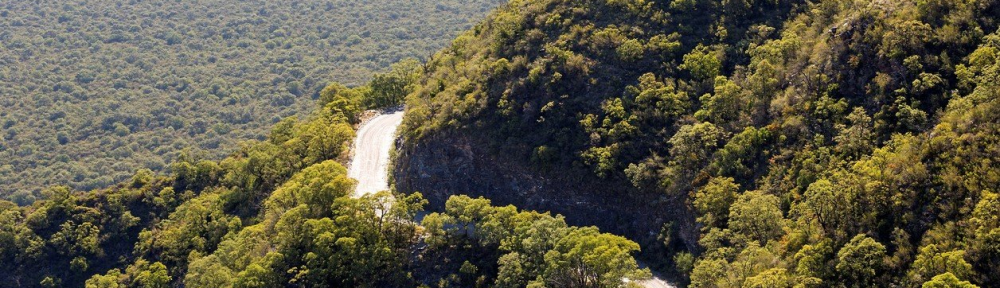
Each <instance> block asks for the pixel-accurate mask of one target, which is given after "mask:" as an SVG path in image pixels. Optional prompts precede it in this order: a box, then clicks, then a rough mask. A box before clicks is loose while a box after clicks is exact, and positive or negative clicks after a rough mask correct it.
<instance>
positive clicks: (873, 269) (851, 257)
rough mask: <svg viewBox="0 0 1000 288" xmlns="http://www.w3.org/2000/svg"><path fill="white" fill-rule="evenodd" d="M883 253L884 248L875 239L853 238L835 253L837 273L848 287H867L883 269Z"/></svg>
mask: <svg viewBox="0 0 1000 288" xmlns="http://www.w3.org/2000/svg"><path fill="white" fill-rule="evenodd" d="M885 253H886V251H885V246H883V245H882V243H878V241H875V239H872V238H870V237H867V236H865V235H858V236H855V237H854V238H853V239H851V241H850V242H848V243H847V244H846V245H844V247H843V248H841V249H840V251H838V252H837V272H839V273H840V275H841V277H842V278H841V279H843V280H844V283H845V284H847V285H849V286H853V287H869V286H871V285H872V284H874V281H875V276H876V275H878V273H880V272H881V271H882V269H883V264H884V263H883V261H884V259H883V257H885Z"/></svg>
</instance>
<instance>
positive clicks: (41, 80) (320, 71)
mask: <svg viewBox="0 0 1000 288" xmlns="http://www.w3.org/2000/svg"><path fill="white" fill-rule="evenodd" d="M499 3H500V0H475V1H457V0H442V1H399V0H377V1H343V0H335V1H328V0H295V1H282V2H280V3H278V2H273V1H259V0H257V1H222V0H197V1H165V0H156V1H125V2H123V1H26V0H13V1H3V2H2V3H0V127H2V128H0V129H2V133H0V197H3V198H8V199H14V200H16V202H18V203H21V204H26V203H30V202H31V201H33V199H35V198H39V197H41V196H42V195H41V193H40V192H41V191H42V190H43V189H45V188H47V187H49V186H52V185H69V186H71V187H72V188H75V189H81V190H90V189H95V188H104V187H107V186H110V185H112V184H114V183H118V182H122V181H125V180H127V179H128V178H129V177H130V176H131V175H132V174H133V173H134V172H135V171H136V170H138V169H141V168H145V169H152V170H153V171H156V172H161V171H164V170H165V169H166V168H167V166H169V164H170V163H172V162H173V160H174V159H177V158H178V157H179V155H181V154H182V153H189V154H196V155H201V156H203V157H207V158H209V159H216V160H217V159H221V158H222V157H224V156H226V155H228V154H229V153H231V152H233V151H234V150H235V149H236V148H237V147H238V143H240V142H241V141H244V140H248V139H254V140H261V139H263V138H264V136H266V134H267V131H268V129H269V128H270V127H271V126H273V125H274V124H275V123H277V122H278V121H279V120H281V119H283V118H286V117H290V116H299V117H304V116H306V115H308V114H309V111H310V110H311V108H312V107H313V103H314V102H315V99H316V98H317V95H319V91H320V89H322V88H323V87H325V86H326V85H327V84H328V83H329V82H331V81H337V82H340V83H344V84H345V85H349V86H357V85H362V84H364V83H366V82H367V81H368V80H369V79H370V78H371V75H372V74H373V73H375V72H384V71H386V70H387V69H388V67H389V65H390V64H392V63H395V62H398V61H400V60H402V59H406V58H418V59H422V58H426V57H427V56H428V55H431V54H432V53H433V52H434V51H436V50H438V49H440V48H441V47H443V46H444V45H446V44H447V43H448V41H449V40H450V39H452V38H454V37H455V35H457V34H458V33H459V32H460V31H462V30H465V29H467V28H468V27H469V26H470V25H471V23H472V22H473V21H476V20H478V19H480V18H481V17H482V15H485V14H486V13H487V12H488V11H489V10H491V9H492V8H493V7H495V6H497V5H499ZM15 193H16V195H14V194H15ZM11 196H13V197H12V198H11Z"/></svg>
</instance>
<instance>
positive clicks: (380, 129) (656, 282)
mask: <svg viewBox="0 0 1000 288" xmlns="http://www.w3.org/2000/svg"><path fill="white" fill-rule="evenodd" d="M402 122H403V111H396V112H390V113H387V114H382V115H379V116H377V117H375V118H372V119H371V120H369V121H368V122H366V123H365V124H364V125H361V129H358V135H357V138H356V139H355V141H354V159H352V161H351V167H350V169H348V171H347V176H348V177H351V178H353V179H354V180H358V187H357V188H356V189H355V190H354V197H361V196H364V195H367V194H371V193H375V192H379V191H383V190H387V189H389V178H388V173H389V171H388V168H389V152H390V151H391V150H392V144H393V142H394V141H395V139H396V128H398V127H399V124H400V123H402ZM638 283H639V284H642V286H643V287H647V288H674V286H673V285H670V284H669V283H667V282H666V281H663V280H662V279H660V278H659V277H656V276H655V275H654V276H653V278H652V279H649V280H644V281H638Z"/></svg>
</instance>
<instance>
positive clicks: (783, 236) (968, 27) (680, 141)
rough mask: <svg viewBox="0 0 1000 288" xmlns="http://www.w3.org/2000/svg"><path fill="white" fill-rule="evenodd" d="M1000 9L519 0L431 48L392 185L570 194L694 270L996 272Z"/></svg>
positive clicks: (779, 282) (617, 228) (547, 198)
mask: <svg viewBox="0 0 1000 288" xmlns="http://www.w3.org/2000/svg"><path fill="white" fill-rule="evenodd" d="M996 15H1000V4H998V3H997V1H970V2H963V1H874V2H871V1H843V0H827V1H811V2H806V1H738V0H737V1H711V0H692V1H664V2H648V1H641V0H636V1H559V0H550V1H512V2H511V3H510V4H508V5H507V6H506V7H505V8H503V9H501V10H500V11H498V12H496V13H494V14H492V15H491V16H490V17H489V19H488V20H487V21H486V22H484V23H482V24H480V25H478V26H476V28H474V29H473V30H472V31H470V32H469V33H466V34H465V35H463V36H460V37H459V38H458V39H456V40H455V41H454V42H453V44H452V46H451V47H450V48H448V49H445V50H444V51H442V52H440V53H438V54H437V55H435V56H434V57H433V58H432V59H431V60H430V61H429V62H428V65H427V67H426V70H427V73H426V75H425V77H424V78H422V79H421V80H420V84H421V85H420V86H419V87H418V88H417V90H416V92H415V93H413V94H411V95H410V96H409V97H408V99H407V110H408V111H407V116H406V119H405V120H404V123H403V132H402V133H403V135H404V136H405V139H404V145H403V148H402V151H401V153H400V155H399V157H398V159H397V162H396V164H395V177H394V179H395V180H396V187H397V188H398V189H399V190H400V191H420V192H422V193H424V195H426V196H427V197H428V200H430V203H431V207H442V206H443V205H444V199H446V198H448V196H449V195H453V194H471V195H482V196H486V197H487V198H490V199H493V200H494V201H496V202H499V203H502V204H508V203H509V204H515V205H517V206H520V207H526V208H529V209H539V210H551V211H556V212H559V213H562V214H565V215H567V221H569V222H571V223H574V224H576V225H591V224H593V225H598V226H600V227H601V228H603V229H606V230H609V231H612V232H615V233H621V234H623V235H626V236H629V237H631V239H633V240H637V241H639V242H640V243H642V244H643V248H644V251H643V252H644V253H645V256H646V257H648V258H650V259H654V260H659V261H656V262H658V263H660V264H668V265H667V266H658V267H659V268H660V269H664V270H668V271H670V270H672V271H676V272H680V273H677V274H678V275H684V276H685V278H687V277H690V280H691V284H692V285H693V286H698V287H714V286H718V287H740V286H742V287H746V286H751V287H752V286H754V285H764V284H762V283H772V284H771V285H770V286H778V287H785V286H788V287H790V286H793V285H820V286H837V285H847V286H872V285H874V286H881V287H885V286H891V285H899V286H919V285H921V284H923V283H925V282H934V281H951V280H955V279H957V280H955V282H960V280H961V281H971V282H972V283H975V284H979V285H985V286H991V285H995V283H996V282H997V279H995V276H994V275H998V273H1000V265H997V263H1000V262H998V257H1000V256H998V255H1000V253H998V252H1000V250H997V249H996V247H1000V246H992V245H994V244H991V243H996V242H994V241H995V239H994V238H991V237H993V236H989V235H992V234H990V233H994V232H997V231H1000V230H996V228H997V227H995V225H992V224H985V223H986V222H984V221H989V220H985V219H992V218H991V217H992V216H986V215H987V214H988V212H985V211H992V210H990V209H994V207H995V205H996V204H995V199H993V198H995V197H994V195H995V194H993V193H992V192H991V191H996V190H997V189H998V185H1000V177H996V175H997V172H996V171H998V169H997V168H996V165H995V163H997V161H998V160H1000V154H997V153H996V149H997V142H996V131H997V130H996V129H995V128H996V125H997V121H996V119H992V118H986V117H984V116H985V115H988V114H989V113H992V112H988V111H992V109H993V107H995V106H994V104H992V103H994V102H995V99H996V98H997V95H996V93H995V83H992V81H995V77H996V74H995V70H993V69H994V68H995V67H996V63H997V62H996V59H997V58H996V57H997V53H996V51H997V50H996V49H997V48H996V46H997V44H998V43H997V40H996V39H997V36H996V35H995V33H994V32H995V31H997V28H998V23H997V18H996ZM991 33H993V34H991ZM984 113H985V114H984ZM958 159H963V160H958ZM977 211H978V212H977ZM984 213H985V214H984ZM984 217H985V218H984ZM974 223H976V224H974ZM973 227H974V228H973ZM935 261H945V262H947V261H952V262H949V263H957V264H956V265H955V266H948V265H945V266H940V265H937V264H933V263H939V262H935ZM735 267H743V268H745V269H735ZM949 277H950V278H949Z"/></svg>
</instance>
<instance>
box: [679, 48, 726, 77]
mask: <svg viewBox="0 0 1000 288" xmlns="http://www.w3.org/2000/svg"><path fill="white" fill-rule="evenodd" d="M680 68H681V69H684V70H687V71H688V72H689V73H691V75H692V76H694V78H695V79H698V80H709V79H715V76H719V73H721V72H722V71H720V70H721V69H722V61H721V60H720V59H719V56H718V55H717V53H715V51H712V50H711V48H709V47H705V46H699V47H698V48H696V49H695V50H694V51H692V52H691V53H688V54H687V55H684V63H683V64H681V66H680Z"/></svg>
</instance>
